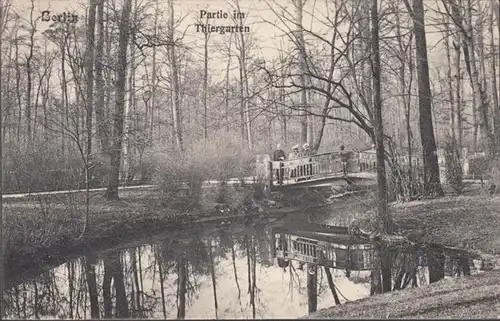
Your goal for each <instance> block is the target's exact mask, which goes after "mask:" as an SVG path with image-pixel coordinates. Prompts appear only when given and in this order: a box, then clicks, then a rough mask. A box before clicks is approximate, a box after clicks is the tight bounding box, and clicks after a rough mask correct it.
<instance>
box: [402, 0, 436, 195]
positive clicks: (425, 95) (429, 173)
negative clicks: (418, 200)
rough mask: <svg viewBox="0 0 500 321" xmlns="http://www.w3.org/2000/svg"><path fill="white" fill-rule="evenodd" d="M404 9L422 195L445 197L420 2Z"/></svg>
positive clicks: (422, 5) (408, 5)
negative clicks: (409, 28) (410, 39)
mask: <svg viewBox="0 0 500 321" xmlns="http://www.w3.org/2000/svg"><path fill="white" fill-rule="evenodd" d="M404 2H405V5H406V8H407V9H408V12H409V13H410V16H411V18H412V20H413V30H414V33H415V51H416V59H417V77H418V112H419V126H420V142H421V143H422V153H423V159H424V194H425V195H430V194H433V193H435V194H437V195H444V192H443V188H442V186H441V182H440V180H439V165H438V158H437V146H436V139H435V137H434V125H433V121H432V96H431V95H432V94H431V86H430V81H429V64H428V60H427V40H426V36H425V22H424V4H423V0H413V8H412V7H410V4H409V2H408V0H404Z"/></svg>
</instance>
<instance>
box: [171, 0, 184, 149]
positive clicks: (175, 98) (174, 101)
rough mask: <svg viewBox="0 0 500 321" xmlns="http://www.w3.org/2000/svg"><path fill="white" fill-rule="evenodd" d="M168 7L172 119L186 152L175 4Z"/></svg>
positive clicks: (180, 143) (178, 139) (175, 136)
mask: <svg viewBox="0 0 500 321" xmlns="http://www.w3.org/2000/svg"><path fill="white" fill-rule="evenodd" d="M168 7H169V12H170V17H169V27H168V39H169V42H170V46H169V61H170V69H171V70H170V73H171V77H172V79H171V87H172V98H171V105H172V118H173V123H174V138H175V143H176V146H177V149H178V150H180V151H182V150H184V146H183V138H182V137H183V135H182V120H181V112H180V108H181V107H180V102H181V101H180V92H179V91H180V81H179V68H178V63H177V56H176V50H175V46H174V44H175V38H174V31H175V30H174V29H175V26H174V2H173V0H169V1H168Z"/></svg>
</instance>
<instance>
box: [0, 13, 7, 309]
mask: <svg viewBox="0 0 500 321" xmlns="http://www.w3.org/2000/svg"><path fill="white" fill-rule="evenodd" d="M5 11H6V10H5ZM5 11H4V7H3V4H0V69H3V59H2V58H3V49H2V45H3V43H2V35H3V31H4V28H3V26H4V23H5ZM2 78H3V77H2V72H0V104H1V102H2V99H3V95H2V93H3V79H2ZM2 163H3V108H0V183H1V182H3V167H2ZM2 185H3V184H0V227H1V228H3V227H4V222H5V216H4V211H3V201H2V200H3V186H2ZM1 237H2V244H1V245H0V246H1V251H2V252H1V253H0V255H1V257H0V260H1V263H0V281H1V282H0V293H2V295H1V297H0V317H2V318H3V317H4V316H5V302H4V297H5V296H4V295H3V293H4V290H5V289H4V287H5V286H4V284H5V283H4V280H5V279H4V275H5V271H4V262H5V261H4V257H5V256H4V253H5V252H6V251H5V250H6V245H5V243H7V242H4V241H3V237H4V236H3V234H2V236H1Z"/></svg>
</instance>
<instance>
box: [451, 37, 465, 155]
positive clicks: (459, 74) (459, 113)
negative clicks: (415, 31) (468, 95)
mask: <svg viewBox="0 0 500 321" xmlns="http://www.w3.org/2000/svg"><path fill="white" fill-rule="evenodd" d="M453 38H454V39H453V49H454V51H455V56H454V58H455V59H454V66H453V67H454V70H455V75H454V78H455V82H456V87H455V98H456V111H457V145H458V147H459V151H460V153H461V149H462V147H463V145H462V141H463V126H462V120H463V119H462V118H463V117H462V93H461V88H462V70H461V68H460V63H461V53H462V51H461V50H460V44H461V43H462V37H461V34H460V32H455V35H454V37H453Z"/></svg>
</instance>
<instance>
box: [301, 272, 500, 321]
mask: <svg viewBox="0 0 500 321" xmlns="http://www.w3.org/2000/svg"><path fill="white" fill-rule="evenodd" d="M499 279H500V271H495V272H489V273H483V274H480V275H477V276H474V277H467V278H456V279H446V280H441V281H439V282H437V283H433V284H432V285H426V286H423V287H421V288H412V289H405V290H403V291H396V292H390V293H386V294H383V295H377V296H372V297H369V298H366V299H361V300H357V301H352V302H347V303H346V304H343V305H340V306H335V307H332V308H328V309H324V310H321V311H318V312H316V313H314V314H312V315H311V316H309V317H305V318H314V319H318V318H326V319H336V318H339V319H347V318H354V319H356V318H358V319H363V318H370V319H382V318H417V317H418V318H431V319H432V318H440V319H441V318H457V319H470V318H474V319H479V318H491V319H498V318H499V317H500V282H498V280H499Z"/></svg>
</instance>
